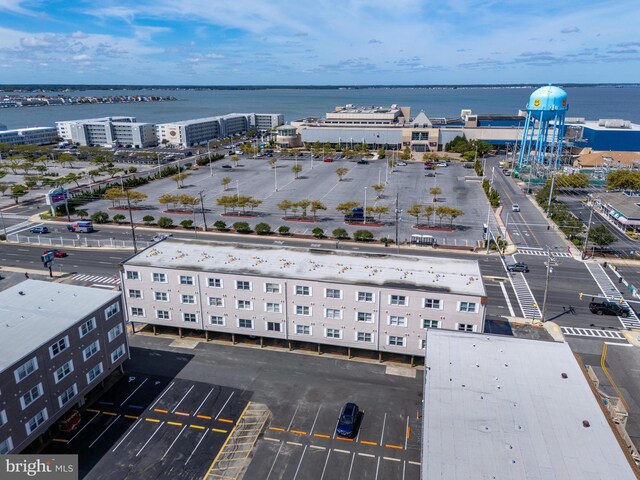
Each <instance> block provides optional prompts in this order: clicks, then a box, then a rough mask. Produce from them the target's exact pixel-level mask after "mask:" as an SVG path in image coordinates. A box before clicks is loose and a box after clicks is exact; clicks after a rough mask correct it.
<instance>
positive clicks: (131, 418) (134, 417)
mask: <svg viewBox="0 0 640 480" xmlns="http://www.w3.org/2000/svg"><path fill="white" fill-rule="evenodd" d="M124 418H128V419H129V420H137V419H138V417H136V416H135V415H125V416H124Z"/></svg>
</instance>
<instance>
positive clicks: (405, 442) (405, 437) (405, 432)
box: [404, 415, 409, 450]
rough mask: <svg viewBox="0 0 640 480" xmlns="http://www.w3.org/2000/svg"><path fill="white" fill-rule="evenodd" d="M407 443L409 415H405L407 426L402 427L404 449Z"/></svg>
mask: <svg viewBox="0 0 640 480" xmlns="http://www.w3.org/2000/svg"><path fill="white" fill-rule="evenodd" d="M408 443H409V415H407V426H406V428H405V429H404V449H405V450H406V449H407V444H408Z"/></svg>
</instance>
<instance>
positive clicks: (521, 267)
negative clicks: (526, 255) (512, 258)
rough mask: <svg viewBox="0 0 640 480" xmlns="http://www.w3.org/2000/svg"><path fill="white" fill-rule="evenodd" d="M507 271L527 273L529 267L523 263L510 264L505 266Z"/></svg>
mask: <svg viewBox="0 0 640 480" xmlns="http://www.w3.org/2000/svg"><path fill="white" fill-rule="evenodd" d="M507 270H508V271H510V272H522V273H527V272H529V265H527V264H526V263H524V262H517V263H510V264H509V265H507Z"/></svg>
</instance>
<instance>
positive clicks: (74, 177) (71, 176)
mask: <svg viewBox="0 0 640 480" xmlns="http://www.w3.org/2000/svg"><path fill="white" fill-rule="evenodd" d="M83 178H84V173H73V172H71V173H67V174H66V175H65V176H64V181H65V183H66V182H74V183H75V184H76V186H77V187H79V186H80V180H82V179H83Z"/></svg>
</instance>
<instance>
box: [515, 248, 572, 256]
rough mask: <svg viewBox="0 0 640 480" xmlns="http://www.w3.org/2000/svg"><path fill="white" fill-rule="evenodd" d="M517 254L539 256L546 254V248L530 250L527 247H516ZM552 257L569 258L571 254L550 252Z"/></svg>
mask: <svg viewBox="0 0 640 480" xmlns="http://www.w3.org/2000/svg"><path fill="white" fill-rule="evenodd" d="M517 253H518V255H537V256H539V257H541V256H545V257H546V256H547V252H546V250H530V249H528V248H523V249H520V248H519V249H518V252H517ZM550 254H551V256H552V257H563V258H570V257H571V254H570V253H567V252H550Z"/></svg>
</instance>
